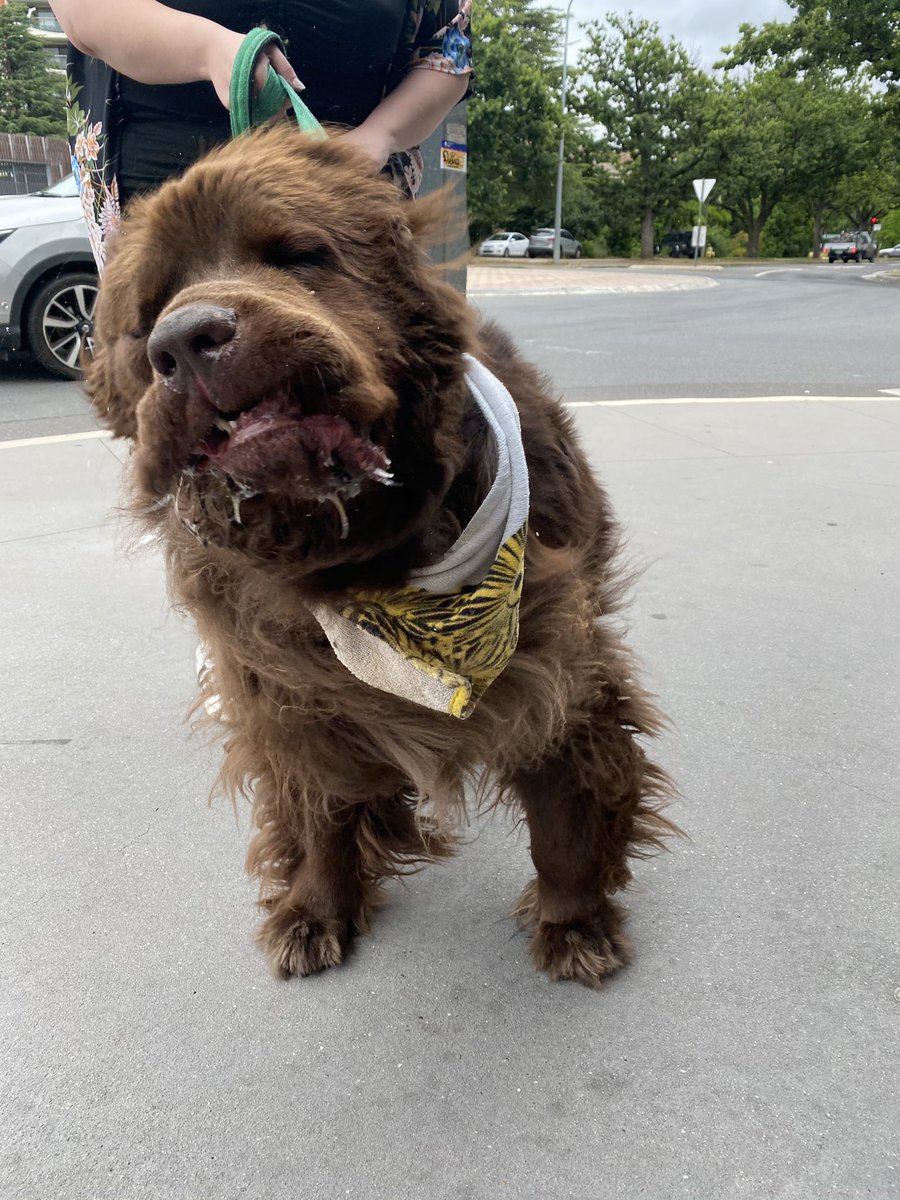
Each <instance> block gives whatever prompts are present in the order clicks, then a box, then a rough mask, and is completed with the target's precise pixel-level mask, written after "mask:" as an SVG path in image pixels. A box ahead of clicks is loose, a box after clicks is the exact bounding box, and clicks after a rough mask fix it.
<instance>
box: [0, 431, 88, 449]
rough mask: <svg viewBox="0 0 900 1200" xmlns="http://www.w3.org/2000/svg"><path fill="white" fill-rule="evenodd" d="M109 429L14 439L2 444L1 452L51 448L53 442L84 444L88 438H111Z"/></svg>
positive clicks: (0, 443) (0, 446) (0, 444)
mask: <svg viewBox="0 0 900 1200" xmlns="http://www.w3.org/2000/svg"><path fill="white" fill-rule="evenodd" d="M111 437H112V434H111V433H110V432H109V430H108V429H88V430H87V431H86V432H85V433H54V434H51V435H50V436H48V437H33V438H13V440H12V441H10V442H0V450H12V449H13V448H15V447H19V446H49V445H51V444H52V443H53V442H83V441H86V440H87V439H88V438H111Z"/></svg>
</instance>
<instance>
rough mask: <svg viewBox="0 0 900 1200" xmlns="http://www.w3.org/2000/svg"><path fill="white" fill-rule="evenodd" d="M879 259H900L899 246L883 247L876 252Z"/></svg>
mask: <svg viewBox="0 0 900 1200" xmlns="http://www.w3.org/2000/svg"><path fill="white" fill-rule="evenodd" d="M878 257H879V258H900V246H885V247H884V249H882V250H879V251H878Z"/></svg>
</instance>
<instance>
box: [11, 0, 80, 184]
mask: <svg viewBox="0 0 900 1200" xmlns="http://www.w3.org/2000/svg"><path fill="white" fill-rule="evenodd" d="M7 2H8V0H0V7H3V6H4V5H5V4H6V3H7ZM27 11H28V16H29V19H30V22H31V30H32V33H33V34H34V36H35V37H36V38H38V40H39V41H40V42H41V44H42V45H43V47H44V52H45V54H46V55H47V67H48V69H49V70H51V71H58V72H60V73H61V74H62V73H64V72H65V69H66V35H65V34H64V33H63V31H62V28H61V27H60V24H59V22H58V21H57V19H56V17H55V16H54V15H53V11H52V10H51V8H50V5H49V3H47V0H38V2H37V3H35V4H29V5H28V8H27ZM71 169H72V168H71V157H70V154H69V147H68V144H67V143H66V142H65V141H64V140H63V139H62V138H51V137H36V136H33V135H30V134H25V133H0V196H10V195H13V196H15V195H21V194H22V193H23V192H36V191H40V190H41V189H42V188H45V187H47V186H48V185H50V184H53V183H56V182H57V181H58V180H59V179H61V178H62V177H63V176H64V175H67V174H68V173H69V171H70V170H71Z"/></svg>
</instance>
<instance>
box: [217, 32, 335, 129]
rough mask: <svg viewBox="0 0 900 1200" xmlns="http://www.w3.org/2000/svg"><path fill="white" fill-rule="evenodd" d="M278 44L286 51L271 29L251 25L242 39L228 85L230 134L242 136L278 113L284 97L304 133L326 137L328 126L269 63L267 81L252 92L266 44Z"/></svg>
mask: <svg viewBox="0 0 900 1200" xmlns="http://www.w3.org/2000/svg"><path fill="white" fill-rule="evenodd" d="M273 44H274V45H275V46H277V47H278V49H279V50H280V51H281V52H282V54H283V53H284V43H283V42H282V40H281V38H280V37H279V36H278V34H277V33H273V32H272V30H271V29H251V30H250V32H249V33H248V34H247V36H246V37H245V38H244V40H243V41H242V42H241V45H240V49H239V50H238V52H237V57H236V58H235V60H234V66H233V68H232V70H231V86H230V88H229V102H230V106H231V107H230V117H231V136H232V137H239V136H240V135H241V134H242V133H247V132H248V131H249V130H251V129H253V128H254V127H255V126H256V125H259V124H261V122H263V121H268V120H270V119H271V118H272V117H275V116H277V115H278V113H279V112H280V111H281V109H282V107H283V105H284V102H285V100H286V99H287V100H289V101H290V105H291V108H292V109H293V110H294V116H295V117H296V118H297V125H298V126H299V128H300V129H301V130H302V131H303V132H304V133H311V134H314V135H316V136H317V137H319V138H324V137H327V136H328V135H327V134H326V133H325V130H324V129H323V128H322V126H321V125H320V124H319V122H318V121H317V120H316V118H315V117H314V116H313V115H312V113H311V112H310V111H309V109H308V108H307V107H306V105H305V104H304V103H303V101H302V100H301V99H300V97H299V96H298V95H297V93H296V92H295V91H294V89H293V88H292V87H291V85H290V84H289V83H288V81H287V80H286V79H283V78H282V77H281V76H280V75H279V74H278V72H277V71H276V70H275V69H274V67H271V66H270V67H269V73H268V75H267V77H266V85H265V87H264V88H263V90H262V91H261V92H260V93H259V95H258V96H254V95H253V68H254V67H255V66H256V60H257V59H258V58H259V56H260V53H261V52H262V51H263V50H264V49H265V48H266V46H271V45H273Z"/></svg>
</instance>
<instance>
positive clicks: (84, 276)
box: [0, 175, 97, 379]
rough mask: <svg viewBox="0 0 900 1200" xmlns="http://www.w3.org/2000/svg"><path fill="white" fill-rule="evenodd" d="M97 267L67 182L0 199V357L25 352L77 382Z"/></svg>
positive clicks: (70, 183) (69, 180) (89, 334)
mask: <svg viewBox="0 0 900 1200" xmlns="http://www.w3.org/2000/svg"><path fill="white" fill-rule="evenodd" d="M96 299H97V269H96V267H95V265H94V257H93V255H92V254H91V245H90V242H89V241H88V235H87V226H86V225H85V222H84V217H83V216H82V211H81V201H80V200H79V198H78V189H77V187H76V186H75V180H74V179H73V177H72V176H71V175H70V176H69V177H68V178H66V179H63V180H61V181H60V182H59V183H57V184H54V185H53V187H50V188H47V189H46V191H43V192H34V193H32V194H31V195H28V196H2V197H0V357H3V358H5V357H8V355H9V354H11V353H15V352H17V351H25V352H27V353H28V354H31V355H32V356H33V357H34V358H36V359H37V360H38V362H39V363H40V364H41V365H42V366H43V367H45V368H46V369H47V370H48V371H51V372H52V373H53V374H54V375H58V376H60V377H61V378H63V379H78V378H79V376H80V374H81V372H80V370H79V366H78V364H79V361H80V359H81V353H82V350H85V349H86V350H88V351H90V349H91V337H92V333H93V317H94V304H95V302H96Z"/></svg>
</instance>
